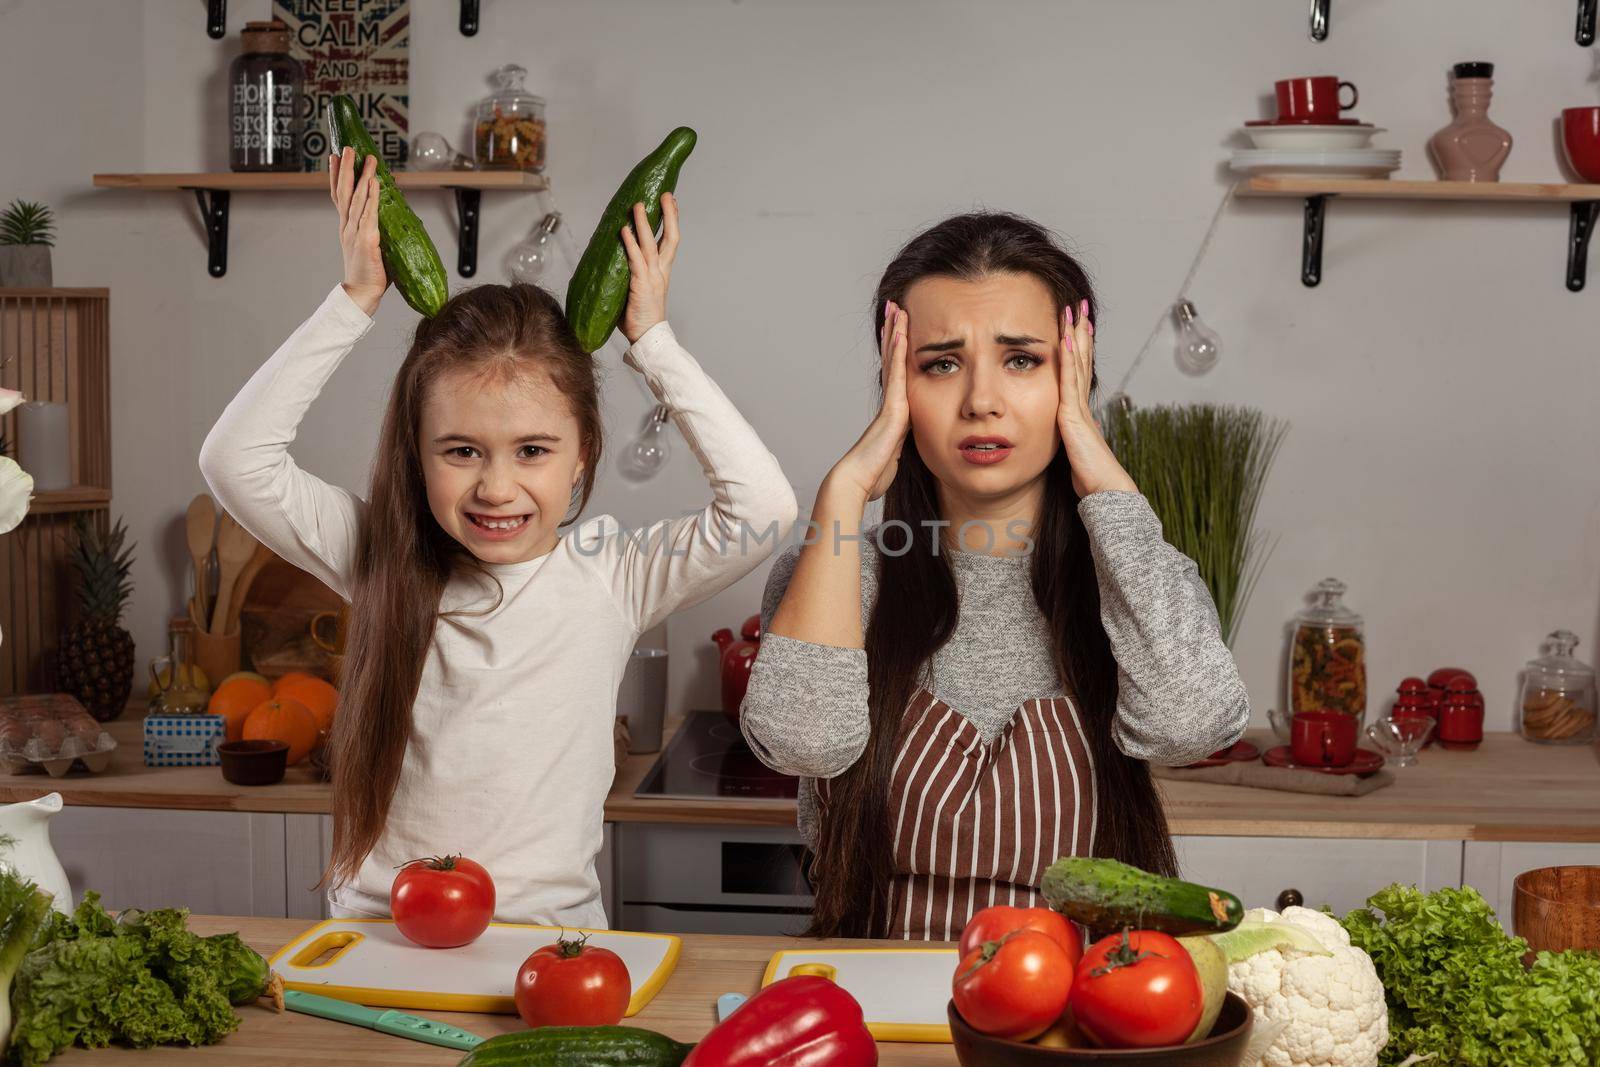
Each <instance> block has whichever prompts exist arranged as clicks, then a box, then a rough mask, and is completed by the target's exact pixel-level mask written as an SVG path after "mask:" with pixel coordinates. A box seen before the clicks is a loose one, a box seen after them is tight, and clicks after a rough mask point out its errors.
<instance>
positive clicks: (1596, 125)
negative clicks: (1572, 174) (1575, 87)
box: [1561, 107, 1600, 182]
mask: <svg viewBox="0 0 1600 1067" xmlns="http://www.w3.org/2000/svg"><path fill="white" fill-rule="evenodd" d="M1561 146H1562V147H1563V148H1565V149H1566V151H1567V163H1568V164H1569V165H1570V166H1571V167H1572V169H1573V170H1574V171H1576V172H1577V174H1578V177H1580V178H1582V179H1583V180H1584V181H1586V182H1600V107H1569V108H1566V109H1565V110H1563V111H1562V112H1561Z"/></svg>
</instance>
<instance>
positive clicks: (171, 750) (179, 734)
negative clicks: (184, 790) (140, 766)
mask: <svg viewBox="0 0 1600 1067" xmlns="http://www.w3.org/2000/svg"><path fill="white" fill-rule="evenodd" d="M227 737H228V724H227V722H226V721H225V720H224V719H223V718H222V716H221V715H147V716H146V717H145V720H144V765H145V766H146V767H215V766H217V765H219V764H220V763H221V762H222V760H221V758H220V757H219V756H218V755H217V746H218V745H220V744H222V742H223V741H225V740H227Z"/></svg>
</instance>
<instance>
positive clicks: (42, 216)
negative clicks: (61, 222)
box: [0, 200, 56, 245]
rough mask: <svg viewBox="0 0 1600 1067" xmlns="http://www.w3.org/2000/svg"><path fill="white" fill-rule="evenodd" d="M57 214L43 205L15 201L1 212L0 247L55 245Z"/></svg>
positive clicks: (27, 201) (26, 201)
mask: <svg viewBox="0 0 1600 1067" xmlns="http://www.w3.org/2000/svg"><path fill="white" fill-rule="evenodd" d="M55 224H56V217H55V213H54V212H52V211H51V210H50V209H49V208H48V207H46V206H44V205H43V204H36V203H33V202H32V201H29V200H13V201H11V206H10V207H8V208H6V209H5V211H4V212H0V245H54V244H55V233H54V232H53V231H54V228H55Z"/></svg>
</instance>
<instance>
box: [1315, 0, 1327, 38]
mask: <svg viewBox="0 0 1600 1067" xmlns="http://www.w3.org/2000/svg"><path fill="white" fill-rule="evenodd" d="M1329 3H1330V0H1311V39H1312V40H1313V41H1326V40H1327V39H1328V17H1329V11H1328V6H1329Z"/></svg>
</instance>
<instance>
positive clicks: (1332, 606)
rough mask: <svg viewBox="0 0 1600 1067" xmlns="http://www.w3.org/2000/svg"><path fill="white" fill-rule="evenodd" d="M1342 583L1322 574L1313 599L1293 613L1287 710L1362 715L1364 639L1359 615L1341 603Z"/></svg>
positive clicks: (1364, 705)
mask: <svg viewBox="0 0 1600 1067" xmlns="http://www.w3.org/2000/svg"><path fill="white" fill-rule="evenodd" d="M1344 593H1345V584H1344V583H1343V582H1341V581H1339V580H1338V579H1337V578H1324V579H1323V580H1322V581H1321V582H1319V583H1317V588H1316V590H1315V591H1314V592H1313V594H1312V600H1313V603H1312V605H1311V606H1310V607H1308V608H1307V609H1306V610H1305V611H1302V612H1301V613H1300V614H1299V615H1297V616H1295V620H1294V630H1293V636H1292V637H1291V638H1290V640H1289V670H1288V672H1287V673H1288V678H1289V693H1288V700H1287V703H1288V705H1289V711H1290V713H1291V714H1294V715H1298V714H1300V713H1301V712H1303V711H1335V712H1341V713H1343V714H1345V715H1349V716H1351V717H1353V718H1354V719H1355V720H1356V721H1357V722H1360V721H1362V720H1363V719H1365V718H1366V714H1367V643H1366V638H1365V636H1363V633H1362V621H1361V616H1360V615H1357V614H1356V613H1355V612H1353V611H1351V610H1350V609H1349V608H1348V607H1346V606H1345V605H1344V603H1343V597H1344Z"/></svg>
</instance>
